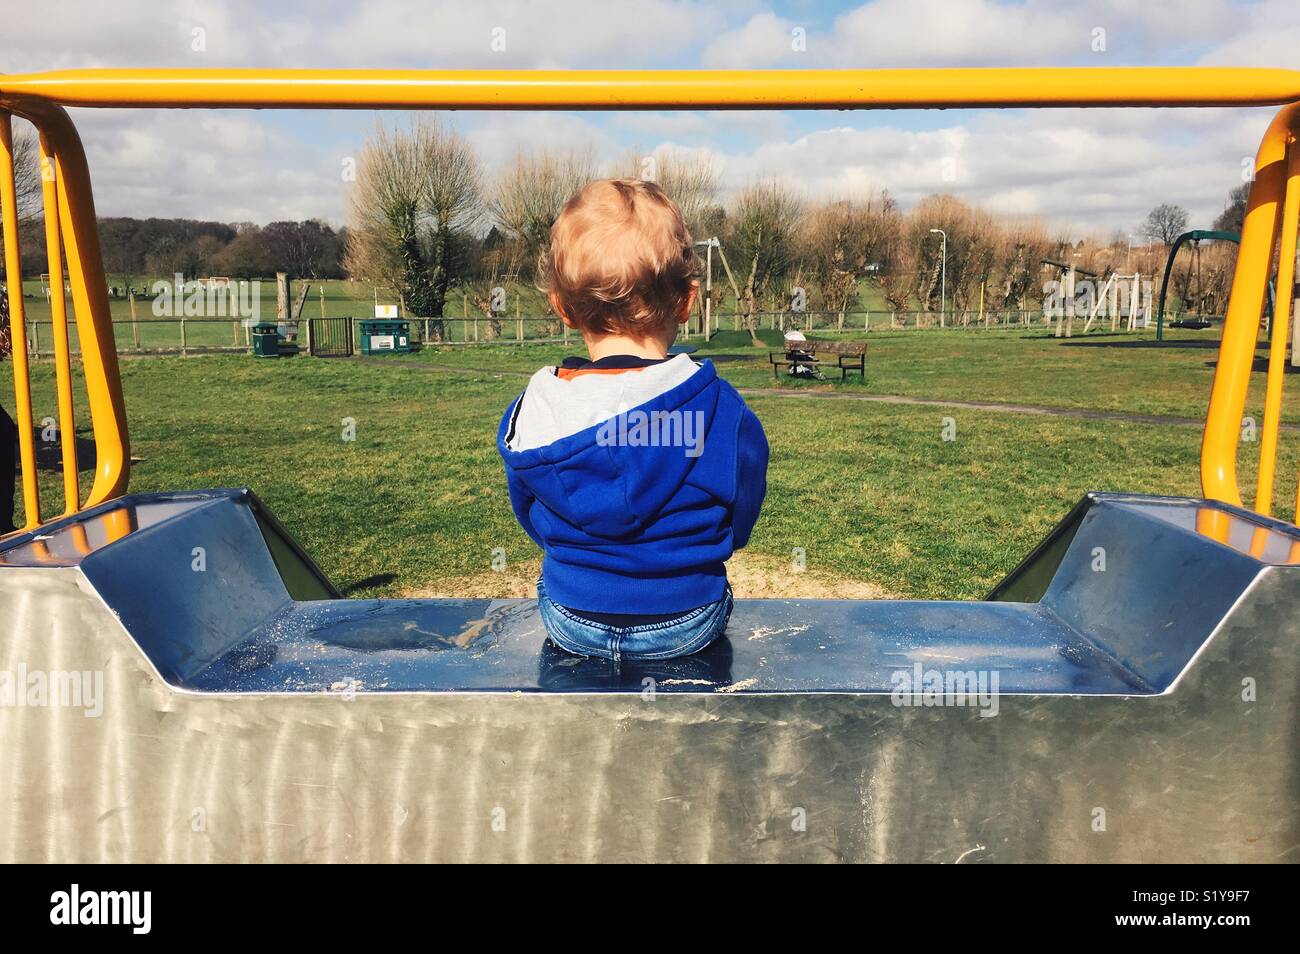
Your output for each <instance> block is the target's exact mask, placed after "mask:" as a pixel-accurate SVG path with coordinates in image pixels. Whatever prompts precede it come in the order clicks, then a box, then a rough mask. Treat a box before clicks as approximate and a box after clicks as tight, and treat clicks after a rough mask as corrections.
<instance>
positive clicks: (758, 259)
mask: <svg viewBox="0 0 1300 954" xmlns="http://www.w3.org/2000/svg"><path fill="white" fill-rule="evenodd" d="M802 214H803V208H802V204H801V203H800V201H799V198H798V196H796V195H795V193H794V192H793V191H792V190H791V189H790V188H789V187H787V186H785V185H783V184H782V183H779V182H776V181H765V182H757V183H754V184H753V185H750V186H748V187H746V188H745V189H743V190H742V191H741V192H740V194H739V195H738V196H737V197H736V201H735V205H734V206H733V209H732V214H731V218H730V220H729V222H728V235H727V248H728V250H729V252H728V257H730V258H731V259H732V261H734V262H735V263H736V269H737V271H738V272H740V276H743V279H744V285H743V286H742V288H741V292H742V301H741V304H742V305H743V307H744V309H745V327H746V328H747V329H748V330H749V335H750V338H751V340H752V341H753V342H754V344H755V345H757V344H758V334H757V330H756V328H755V317H754V313H755V311H756V310H757V308H756V306H757V301H758V299H759V297H760V296H762V295H764V294H766V293H768V292H769V291H771V290H772V289H773V287H774V286H776V285H777V283H779V282H780V280H781V279H782V278H784V277H785V276H786V275H787V274H788V273H789V272H790V271H791V268H792V266H793V265H794V264H795V241H794V236H795V231H796V229H797V228H798V226H799V222H800V219H801V217H802Z"/></svg>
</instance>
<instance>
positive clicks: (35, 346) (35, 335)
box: [27, 318, 41, 358]
mask: <svg viewBox="0 0 1300 954" xmlns="http://www.w3.org/2000/svg"><path fill="white" fill-rule="evenodd" d="M28 327H29V328H31V329H32V330H31V331H30V332H29V333H28V335H27V337H28V338H29V339H30V340H31V342H32V348H31V351H32V356H33V357H36V358H39V357H40V356H41V326H40V325H39V324H37V323H36V319H34V318H33V319H32V320H31V321H29V322H28Z"/></svg>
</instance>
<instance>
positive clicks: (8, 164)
mask: <svg viewBox="0 0 1300 954" xmlns="http://www.w3.org/2000/svg"><path fill="white" fill-rule="evenodd" d="M0 216H2V220H3V222H4V233H5V238H4V241H5V276H6V279H7V283H8V287H9V328H10V331H11V339H10V340H11V341H12V342H13V352H14V353H13V360H14V408H15V411H16V412H17V413H16V414H15V416H16V417H17V418H18V420H17V422H16V423H17V424H18V457H19V460H20V461H21V462H22V470H23V526H24V527H26V528H28V529H30V528H32V527H35V526H38V525H39V524H40V522H41V492H40V487H39V486H38V484H37V482H36V446H35V442H34V441H33V438H32V385H31V379H30V378H29V377H28V367H27V316H26V314H25V313H24V310H23V272H22V259H23V256H22V249H21V247H20V246H19V243H18V196H17V193H16V190H15V185H14V135H13V120H12V118H11V117H10V115H9V114H8V113H7V112H0Z"/></svg>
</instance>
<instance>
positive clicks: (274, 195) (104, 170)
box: [0, 0, 1300, 229]
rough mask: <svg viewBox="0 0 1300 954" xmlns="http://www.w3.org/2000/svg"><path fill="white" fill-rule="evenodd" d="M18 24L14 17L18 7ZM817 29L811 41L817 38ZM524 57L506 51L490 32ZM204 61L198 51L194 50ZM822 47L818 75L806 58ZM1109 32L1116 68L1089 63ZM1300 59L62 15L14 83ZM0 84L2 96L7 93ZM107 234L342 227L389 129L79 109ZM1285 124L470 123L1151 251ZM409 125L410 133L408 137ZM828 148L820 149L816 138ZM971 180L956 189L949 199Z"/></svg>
mask: <svg viewBox="0 0 1300 954" xmlns="http://www.w3.org/2000/svg"><path fill="white" fill-rule="evenodd" d="M2 2H5V3H8V4H13V3H15V2H16V0H2ZM805 21H806V22H805ZM497 27H500V28H503V29H504V30H505V35H504V36H505V50H504V51H503V52H494V51H493V50H492V49H491V46H490V41H491V38H492V30H493V29H494V28H497ZM196 28H198V29H202V30H204V31H206V32H205V33H204V34H203V36H204V39H205V43H206V49H205V50H204V51H202V52H199V51H195V50H194V49H193V48H192V43H193V37H194V34H193V30H195V29H196ZM796 28H800V29H804V30H805V31H806V36H807V52H806V53H798V52H795V50H793V49H792V46H791V31H792V30H794V29H796ZM1096 28H1102V29H1104V30H1105V31H1106V34H1105V35H1106V47H1107V48H1106V51H1105V52H1104V53H1094V52H1093V51H1092V49H1091V43H1092V38H1093V31H1094V29H1096ZM1297 48H1300V5H1298V4H1296V3H1295V0H1261V2H1258V3H1250V4H1247V3H1235V2H1230V0H1187V2H1183V3H1178V4H1171V3H1162V2H1147V3H1132V2H1130V0H1080V2H1077V3H1072V4H1061V3H1057V2H1049V0H1023V2H1019V3H1009V2H995V0H965V2H957V0H870V2H866V3H863V4H860V5H859V6H857V7H854V8H851V9H848V10H847V11H845V12H843V13H841V14H839V15H838V16H834V17H832V18H827V17H825V16H823V15H821V14H820V13H819V12H818V10H817V8H816V7H815V6H804V5H802V4H800V3H794V4H791V5H788V6H786V7H783V8H782V7H776V8H772V9H769V8H767V7H766V6H764V7H760V6H759V5H758V4H756V3H751V2H749V0H724V2H722V3H716V2H715V3H706V2H704V0H604V2H601V3H599V4H592V3H590V2H588V0H559V2H553V3H527V4H525V3H519V2H515V0H481V2H475V3H472V4H467V3H464V2H463V0H432V2H427V3H415V2H403V0H367V2H365V3H357V2H353V0H319V2H315V3H307V2H306V0H294V2H280V3H277V4H274V5H268V4H266V3H256V2H254V0H224V2H217V0H180V2H177V3H174V4H169V5H159V4H153V3H146V2H142V0H116V2H114V3H104V2H103V0H93V2H91V0H61V2H60V4H59V9H58V16H56V17H36V16H25V17H17V16H14V17H9V18H6V35H5V41H4V43H3V45H2V46H0V70H4V71H8V72H20V71H34V70H47V69H57V68H74V67H84V66H160V65H166V66H211V67H228V66H252V67H258V66H276V67H301V66H318V67H319V66H337V67H448V68H453V67H454V68H486V67H511V68H514V67H521V68H530V67H546V66H556V67H566V68H622V67H656V68H658V67H663V68H668V67H690V66H705V67H736V68H744V67H798V66H835V67H881V66H931V67H933V66H957V65H1010V66H1022V65H1058V64H1059V65H1065V64H1070V65H1078V64H1087V65H1098V66H1106V65H1120V64H1147V63H1180V64H1193V63H1202V64H1207V65H1239V66H1281V67H1290V66H1292V65H1293V63H1294V51H1295V50H1296V49H1297ZM2 83H3V79H2V77H0V84H2ZM75 112H76V120H77V122H78V124H79V127H80V128H81V131H82V134H83V138H84V139H85V141H86V144H87V150H88V153H89V156H90V162H91V172H92V176H93V178H94V180H95V186H96V199H97V206H98V208H99V210H100V212H101V213H102V214H123V215H127V214H129V215H164V216H171V215H184V216H192V217H201V218H216V219H225V220H238V219H255V220H258V221H268V220H271V219H274V218H282V217H291V218H301V217H305V216H321V217H325V218H327V219H329V220H331V221H334V222H336V223H337V222H340V221H341V220H342V217H343V209H344V184H343V182H342V180H341V176H340V163H341V161H342V159H343V157H345V156H347V155H351V154H353V153H355V151H356V150H357V148H359V146H360V144H361V142H362V141H363V139H364V138H365V135H366V134H367V132H368V131H369V130H370V129H371V128H372V127H373V124H374V116H373V114H369V113H346V112H339V113H310V114H308V113H272V112H260V113H255V112H233V111H232V112H214V111H203V110H194V111H172V112H164V111H144V112H127V111H112V110H98V111H96V110H84V109H83V110H76V111H75ZM1268 115H1269V111H1268V110H1226V109H1209V110H1092V111H1083V110H1074V111H1071V110H1042V111H1014V112H1003V113H997V112H988V111H985V112H980V111H963V112H957V113H951V114H944V116H943V119H942V120H941V122H940V124H939V125H938V126H937V127H936V125H935V122H934V116H935V114H929V115H928V116H927V117H925V118H924V119H919V118H918V117H915V116H913V115H909V114H905V113H871V114H868V113H861V112H844V113H829V112H827V113H818V114H815V115H814V116H811V117H807V116H803V117H795V115H794V114H793V113H785V112H771V111H744V110H739V111H736V110H733V111H723V112H713V113H710V112H700V111H660V112H635V113H619V114H595V115H593V114H576V113H455V114H451V116H452V121H453V122H454V123H455V124H456V125H457V126H458V128H460V129H462V130H463V131H465V132H466V134H467V135H468V136H469V137H470V139H471V141H472V142H473V143H474V145H475V147H476V148H477V149H478V150H479V151H480V153H481V155H482V156H483V158H484V162H485V164H486V165H487V166H489V168H491V167H493V166H495V165H496V164H497V163H499V162H500V161H502V160H503V159H504V158H505V157H508V156H509V155H512V154H513V153H514V151H515V150H516V149H517V148H519V147H524V148H531V147H535V146H550V147H565V146H569V145H582V144H587V143H590V144H591V145H592V146H593V148H594V149H595V150H596V152H597V154H598V157H599V158H600V159H601V160H602V161H608V160H610V159H613V158H615V157H617V156H621V155H623V154H625V153H626V152H627V151H628V150H629V149H632V148H637V149H641V150H643V151H647V152H648V151H654V150H657V149H659V150H661V149H663V148H665V147H666V146H668V145H669V144H672V145H674V146H675V147H680V148H687V149H704V148H707V149H711V150H712V151H714V152H715V153H716V154H718V155H719V157H720V159H721V160H722V161H723V162H724V163H725V168H724V181H725V183H726V184H727V186H728V187H729V188H735V187H738V186H739V185H741V184H743V183H744V182H746V181H749V180H750V179H753V178H758V177H765V176H781V177H786V178H788V179H790V180H791V181H794V182H797V183H798V184H799V185H800V187H801V188H802V189H803V190H804V191H805V192H806V193H808V194H809V195H815V196H820V195H835V194H847V193H851V192H854V191H860V190H864V189H868V188H871V189H876V188H888V189H889V190H890V191H891V192H893V193H894V194H895V195H897V196H898V197H899V198H900V199H902V200H903V201H904V202H911V201H914V200H915V199H917V198H919V197H921V196H923V195H925V194H928V193H930V192H934V191H943V190H949V191H953V192H955V193H956V194H958V195H959V196H962V197H963V198H967V199H969V200H971V201H976V202H980V203H984V204H987V205H989V206H990V207H992V208H997V209H1001V210H1005V211H1009V212H1017V213H1025V214H1038V215H1043V216H1049V217H1052V218H1054V219H1059V220H1062V221H1070V222H1073V223H1075V224H1076V225H1077V226H1078V227H1079V228H1098V229H1109V228H1125V227H1127V228H1131V227H1132V226H1133V225H1134V224H1136V221H1137V220H1139V219H1140V218H1141V217H1142V216H1144V215H1145V212H1146V210H1147V209H1149V208H1150V207H1151V206H1152V205H1154V204H1156V203H1157V202H1161V201H1171V202H1178V203H1181V204H1183V205H1185V206H1187V207H1188V208H1189V209H1191V210H1192V212H1193V221H1194V222H1196V223H1197V224H1200V223H1202V222H1205V221H1208V219H1209V218H1212V216H1213V215H1214V214H1215V213H1217V211H1218V210H1219V209H1220V208H1221V206H1222V202H1223V197H1224V195H1225V194H1226V192H1227V191H1228V189H1229V188H1231V187H1232V186H1234V185H1236V184H1237V183H1238V182H1240V170H1241V162H1242V159H1243V157H1246V156H1249V155H1251V154H1252V153H1253V152H1254V150H1255V148H1256V145H1257V143H1258V139H1259V136H1260V134H1261V133H1262V131H1263V128H1264V125H1265V124H1266V123H1267V120H1268ZM389 121H392V117H389ZM819 126H820V128H818V127H819ZM945 158H951V159H952V161H953V163H954V164H955V168H956V171H957V179H956V181H955V182H948V181H946V180H944V178H943V176H942V172H943V169H944V165H943V160H944V159H945Z"/></svg>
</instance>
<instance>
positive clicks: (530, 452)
mask: <svg viewBox="0 0 1300 954" xmlns="http://www.w3.org/2000/svg"><path fill="white" fill-rule="evenodd" d="M723 387H725V383H724V382H722V381H721V380H720V379H719V378H718V376H717V372H716V371H715V370H714V367H713V364H712V363H711V362H708V361H705V362H703V363H702V364H696V363H695V362H693V361H692V360H691V359H690V358H689V357H688V356H686V355H678V356H676V357H675V358H673V359H671V360H669V361H665V362H663V363H662V364H657V365H651V366H649V367H646V368H639V369H631V370H621V371H619V372H617V373H610V372H607V371H602V370H594V369H593V370H589V371H582V372H579V373H578V374H576V375H574V376H572V377H567V378H562V377H559V376H558V375H557V374H556V369H555V368H543V369H542V370H540V371H538V372H537V373H536V374H535V375H533V377H532V379H531V380H530V381H529V383H528V387H527V389H526V390H525V391H524V393H523V394H522V395H520V397H519V398H518V399H517V400H516V401H515V403H514V404H513V405H511V407H510V409H509V410H508V411H507V412H506V415H505V417H504V418H503V419H502V422H501V427H500V430H499V432H498V437H497V443H498V450H499V451H500V453H501V457H502V459H503V461H504V462H505V466H506V469H507V472H508V474H509V475H510V476H511V477H512V478H513V479H515V480H517V481H518V482H519V483H521V484H522V485H523V486H524V487H525V488H526V489H527V491H528V493H529V494H530V495H531V496H533V497H535V498H536V500H537V501H538V502H540V503H541V504H543V505H544V506H545V507H546V508H547V510H549V511H550V513H552V514H554V515H555V516H556V517H558V518H560V519H561V520H563V521H564V522H565V523H567V524H568V525H569V526H571V527H572V528H574V529H576V530H580V531H581V532H583V533H585V534H589V535H591V536H592V537H596V538H607V539H615V538H620V537H626V536H628V535H629V534H635V533H637V532H638V531H642V530H644V529H645V528H646V527H647V526H648V525H650V524H651V523H652V522H653V521H655V519H656V517H657V516H658V515H659V514H660V513H661V512H662V511H663V510H664V509H665V507H667V506H669V504H670V502H672V501H674V500H680V499H681V498H682V495H683V492H684V488H685V487H686V486H687V485H688V484H689V485H690V487H691V488H692V490H691V491H687V492H686V496H687V497H693V496H695V494H696V493H698V492H705V493H707V494H709V495H710V496H712V497H714V498H715V499H723V500H727V499H729V498H730V497H732V496H733V495H734V493H735V489H734V483H735V467H736V458H735V444H736V431H737V427H738V415H739V409H738V408H732V404H734V403H735V402H728V401H723V402H721V404H722V406H723V407H724V410H723V412H722V414H721V417H725V418H727V420H725V421H724V420H719V416H720V415H719V408H720V395H721V389H722V388H723Z"/></svg>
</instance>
